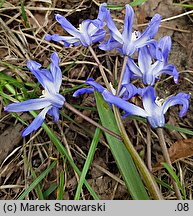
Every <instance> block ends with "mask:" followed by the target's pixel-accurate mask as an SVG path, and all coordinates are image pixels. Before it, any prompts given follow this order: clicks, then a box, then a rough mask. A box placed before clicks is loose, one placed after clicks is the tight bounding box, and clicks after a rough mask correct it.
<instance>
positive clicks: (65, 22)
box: [55, 14, 80, 38]
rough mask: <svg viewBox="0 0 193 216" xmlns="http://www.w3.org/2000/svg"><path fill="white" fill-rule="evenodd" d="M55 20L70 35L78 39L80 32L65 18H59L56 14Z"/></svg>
mask: <svg viewBox="0 0 193 216" xmlns="http://www.w3.org/2000/svg"><path fill="white" fill-rule="evenodd" d="M55 19H56V20H57V21H58V22H59V23H60V25H61V26H62V28H63V29H65V30H66V31H67V32H68V33H69V34H70V35H73V36H74V37H76V38H80V32H79V31H78V30H77V29H76V28H75V27H74V26H73V25H72V24H71V23H70V22H69V21H68V20H67V19H66V18H65V17H63V16H61V15H60V14H56V15H55Z"/></svg>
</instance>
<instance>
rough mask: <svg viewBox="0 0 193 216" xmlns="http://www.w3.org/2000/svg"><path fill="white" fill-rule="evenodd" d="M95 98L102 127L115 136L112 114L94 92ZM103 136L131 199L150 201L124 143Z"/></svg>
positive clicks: (108, 136) (115, 130)
mask: <svg viewBox="0 0 193 216" xmlns="http://www.w3.org/2000/svg"><path fill="white" fill-rule="evenodd" d="M95 98H96V103H97V109H98V112H99V116H100V119H101V122H102V125H103V126H104V127H106V128H108V129H109V130H111V131H114V132H115V133H116V134H120V132H119V129H118V126H117V123H116V120H115V117H114V114H113V112H112V110H111V109H110V107H109V106H108V104H107V103H106V102H105V101H104V100H103V98H102V96H101V94H100V93H98V92H96V91H95ZM105 136H106V139H107V141H108V144H109V146H110V149H111V152H112V154H113V157H114V159H115V161H116V164H117V166H118V168H119V170H120V173H121V175H122V177H123V179H124V182H125V184H126V186H127V189H128V191H129V193H130V195H131V196H132V198H133V199H136V200H148V199H150V198H149V196H148V194H147V192H146V189H145V187H144V185H143V182H142V180H141V178H140V175H139V173H138V171H137V168H136V166H135V164H134V162H133V159H132V157H131V155H130V154H129V152H128V150H127V148H126V147H125V145H124V143H123V142H122V141H120V140H118V139H116V138H114V137H113V136H111V135H109V134H107V133H105Z"/></svg>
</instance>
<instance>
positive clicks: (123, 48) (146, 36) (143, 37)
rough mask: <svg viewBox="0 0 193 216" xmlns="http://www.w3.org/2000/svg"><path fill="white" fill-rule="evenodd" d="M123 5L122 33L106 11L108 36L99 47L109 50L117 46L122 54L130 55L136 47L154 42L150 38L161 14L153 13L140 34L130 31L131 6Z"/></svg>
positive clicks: (132, 13) (131, 21)
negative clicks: (124, 8)
mask: <svg viewBox="0 0 193 216" xmlns="http://www.w3.org/2000/svg"><path fill="white" fill-rule="evenodd" d="M125 7H126V14H125V20H124V27H123V32H122V34H121V33H120V32H119V30H118V29H117V27H116V26H115V23H114V21H113V19H112V17H111V15H110V13H108V14H107V21H106V22H107V27H108V29H109V31H110V38H109V39H108V40H107V41H106V42H103V43H102V44H100V45H99V48H100V49H102V50H111V49H113V48H117V50H119V51H120V53H121V54H122V55H127V56H131V55H132V54H133V53H134V52H135V51H136V50H137V48H140V47H143V46H145V45H148V44H151V43H154V42H155V40H153V39H152V38H153V37H154V36H155V34H156V33H157V31H158V28H159V25H160V22H161V16H160V15H159V14H155V15H154V16H153V18H152V19H151V21H150V23H149V25H148V27H147V28H146V29H145V30H144V32H143V33H142V34H141V33H140V32H139V31H134V32H133V33H132V25H133V18H134V11H133V8H132V7H131V6H130V5H128V4H127V5H126V6H125Z"/></svg>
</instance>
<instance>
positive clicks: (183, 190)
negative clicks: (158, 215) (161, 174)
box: [161, 162, 186, 199]
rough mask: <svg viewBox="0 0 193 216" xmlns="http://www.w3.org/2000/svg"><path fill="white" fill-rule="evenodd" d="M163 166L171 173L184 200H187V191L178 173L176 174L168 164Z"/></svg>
mask: <svg viewBox="0 0 193 216" xmlns="http://www.w3.org/2000/svg"><path fill="white" fill-rule="evenodd" d="M161 164H162V165H163V167H164V168H166V169H167V171H168V172H169V174H170V175H171V177H172V178H173V179H174V181H175V182H176V184H177V186H178V188H179V189H180V191H181V193H182V194H183V196H184V199H186V191H185V189H184V188H183V187H182V185H181V182H180V180H179V178H178V176H177V175H176V173H175V172H174V170H173V169H172V168H171V167H170V166H169V165H168V164H167V163H164V162H163V163H161Z"/></svg>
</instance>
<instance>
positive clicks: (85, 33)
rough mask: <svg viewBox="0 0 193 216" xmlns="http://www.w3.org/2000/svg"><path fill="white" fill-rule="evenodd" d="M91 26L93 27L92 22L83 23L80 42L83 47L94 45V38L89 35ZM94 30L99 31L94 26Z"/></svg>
mask: <svg viewBox="0 0 193 216" xmlns="http://www.w3.org/2000/svg"><path fill="white" fill-rule="evenodd" d="M90 25H93V24H92V21H91V20H84V21H83V22H82V23H81V30H80V31H81V34H80V41H81V43H82V45H83V46H85V47H87V46H90V45H91V44H92V38H91V35H90V34H89V27H90ZM92 28H94V30H95V31H97V30H98V29H97V28H96V27H95V26H92Z"/></svg>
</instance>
